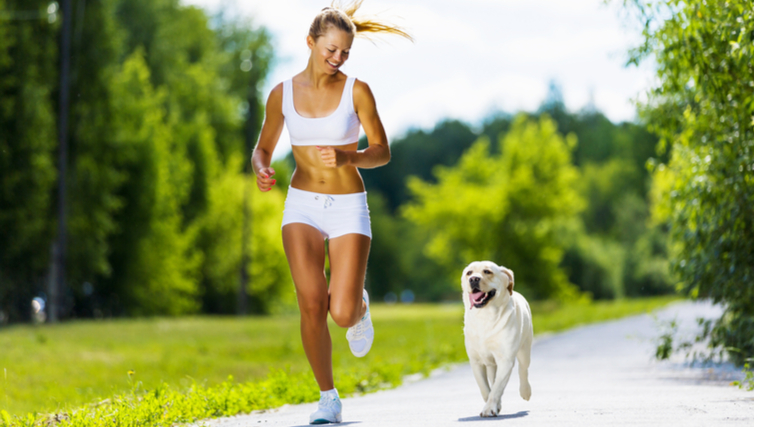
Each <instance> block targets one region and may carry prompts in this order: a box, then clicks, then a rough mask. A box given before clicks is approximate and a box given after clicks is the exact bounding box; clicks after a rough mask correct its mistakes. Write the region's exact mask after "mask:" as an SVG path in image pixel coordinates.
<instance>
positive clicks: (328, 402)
mask: <svg viewBox="0 0 760 427" xmlns="http://www.w3.org/2000/svg"><path fill="white" fill-rule="evenodd" d="M336 400H338V398H337V397H335V396H328V395H324V396H321V397H320V398H319V407H320V408H329V407H330V406H332V405H333V403H335V401H336Z"/></svg>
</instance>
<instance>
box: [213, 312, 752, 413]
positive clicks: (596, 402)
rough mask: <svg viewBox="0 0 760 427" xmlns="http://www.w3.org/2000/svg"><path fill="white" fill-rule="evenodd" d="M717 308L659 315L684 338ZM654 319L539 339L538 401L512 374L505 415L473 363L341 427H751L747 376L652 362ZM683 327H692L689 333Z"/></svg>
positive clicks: (363, 405) (394, 394) (305, 409)
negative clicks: (487, 401)
mask: <svg viewBox="0 0 760 427" xmlns="http://www.w3.org/2000/svg"><path fill="white" fill-rule="evenodd" d="M718 315H720V310H719V309H717V308H716V307H713V306H710V305H708V304H705V303H693V302H686V303H676V304H674V305H671V306H669V307H667V308H665V309H663V310H661V311H659V312H657V313H656V317H657V319H659V320H660V321H663V320H671V319H674V318H676V319H678V321H679V322H680V324H681V325H682V328H681V330H682V331H684V333H685V334H687V333H689V332H690V330H691V331H692V332H693V331H695V329H696V327H695V326H694V325H695V319H696V318H697V317H706V318H715V317H717V316H718ZM657 319H656V318H655V316H653V315H640V316H634V317H629V318H626V319H622V320H617V321H612V322H605V323H601V324H595V325H591V326H585V327H580V328H577V329H573V330H570V331H567V332H563V333H560V334H556V335H544V336H540V337H537V339H536V341H535V342H534V343H533V352H532V363H531V366H530V370H529V376H530V381H531V386H532V388H533V396H532V397H531V400H530V401H528V402H526V401H524V400H522V399H521V398H520V396H519V393H518V379H517V374H516V373H514V372H516V370H515V371H513V375H512V378H511V379H510V381H509V384H508V385H507V389H506V391H505V392H504V396H503V400H502V410H501V414H500V415H499V416H498V417H496V418H481V417H480V416H479V415H478V414H479V413H480V410H481V409H482V407H483V405H484V403H483V401H482V399H481V397H480V392H479V391H478V388H477V385H476V384H475V379H474V378H473V375H472V372H471V371H470V367H469V365H468V364H460V365H455V366H452V367H450V368H449V369H446V370H439V371H437V372H435V373H434V374H433V375H431V376H430V377H429V378H426V379H423V380H419V381H413V380H412V381H408V382H407V383H405V384H404V385H402V386H401V387H398V388H396V389H393V390H385V391H380V392H377V393H373V394H368V395H364V396H358V397H349V398H345V397H344V398H343V399H342V402H343V423H341V424H340V425H353V426H355V427H379V426H414V427H416V426H422V427H425V426H430V427H433V426H435V427H441V426H460V427H461V426H464V425H467V424H472V425H481V426H484V425H509V426H568V427H572V426H583V427H593V426H711V427H713V426H752V425H753V421H754V406H755V404H754V392H750V391H745V390H741V389H739V388H738V387H736V386H732V385H730V383H731V381H733V380H737V379H741V378H743V375H742V374H741V372H740V371H739V370H737V369H735V368H733V367H732V366H731V365H729V364H712V365H709V366H705V365H696V366H695V365H693V364H690V363H687V362H685V361H684V358H683V357H680V358H679V360H675V361H668V362H658V361H656V360H654V357H653V354H654V351H655V338H656V337H657V336H658V335H659V333H660V330H661V329H660V326H658V320H657ZM684 326H686V328H685V330H684ZM315 409H316V403H309V404H302V405H286V406H284V407H282V408H278V409H274V410H269V411H261V412H255V413H252V414H248V415H240V416H235V417H229V418H221V419H215V420H207V421H204V422H203V423H202V424H203V425H208V426H211V427H243V426H267V427H268V426H304V425H308V420H309V414H310V413H311V412H312V411H313V410H315Z"/></svg>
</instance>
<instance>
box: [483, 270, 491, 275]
mask: <svg viewBox="0 0 760 427" xmlns="http://www.w3.org/2000/svg"><path fill="white" fill-rule="evenodd" d="M483 273H486V274H493V273H492V272H491V270H483Z"/></svg>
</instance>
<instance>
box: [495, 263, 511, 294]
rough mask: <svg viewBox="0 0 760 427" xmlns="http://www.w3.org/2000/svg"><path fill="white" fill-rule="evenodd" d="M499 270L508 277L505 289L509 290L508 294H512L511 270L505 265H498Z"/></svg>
mask: <svg viewBox="0 0 760 427" xmlns="http://www.w3.org/2000/svg"><path fill="white" fill-rule="evenodd" d="M499 268H500V269H501V271H503V272H504V274H506V275H507V277H509V285H507V289H508V290H509V294H510V295H512V291H513V290H514V289H515V274H514V273H512V270H510V269H508V268H507V267H499Z"/></svg>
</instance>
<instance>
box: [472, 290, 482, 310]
mask: <svg viewBox="0 0 760 427" xmlns="http://www.w3.org/2000/svg"><path fill="white" fill-rule="evenodd" d="M485 296H486V293H485V292H473V293H471V294H470V308H472V307H475V303H476V302H478V301H480V300H482V299H483V298H485Z"/></svg>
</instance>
